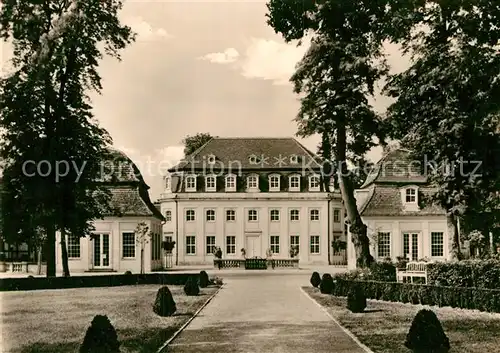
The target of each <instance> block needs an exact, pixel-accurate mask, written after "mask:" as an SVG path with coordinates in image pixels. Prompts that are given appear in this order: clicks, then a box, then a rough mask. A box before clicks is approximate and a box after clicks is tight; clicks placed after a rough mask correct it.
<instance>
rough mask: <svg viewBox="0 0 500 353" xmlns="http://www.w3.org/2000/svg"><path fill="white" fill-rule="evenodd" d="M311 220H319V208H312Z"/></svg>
mask: <svg viewBox="0 0 500 353" xmlns="http://www.w3.org/2000/svg"><path fill="white" fill-rule="evenodd" d="M311 221H319V210H311Z"/></svg>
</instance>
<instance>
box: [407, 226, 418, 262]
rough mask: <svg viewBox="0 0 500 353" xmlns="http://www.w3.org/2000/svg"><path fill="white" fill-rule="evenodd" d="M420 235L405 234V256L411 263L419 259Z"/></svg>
mask: <svg viewBox="0 0 500 353" xmlns="http://www.w3.org/2000/svg"><path fill="white" fill-rule="evenodd" d="M418 245H419V233H403V256H404V257H406V258H409V259H410V260H411V261H418V259H419V246H418Z"/></svg>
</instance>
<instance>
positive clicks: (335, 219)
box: [333, 208, 340, 223]
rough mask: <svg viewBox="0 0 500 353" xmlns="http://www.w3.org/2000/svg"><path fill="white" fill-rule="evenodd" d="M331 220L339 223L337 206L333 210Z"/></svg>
mask: <svg viewBox="0 0 500 353" xmlns="http://www.w3.org/2000/svg"><path fill="white" fill-rule="evenodd" d="M333 222H335V223H340V210H339V209H338V208H336V209H334V210H333Z"/></svg>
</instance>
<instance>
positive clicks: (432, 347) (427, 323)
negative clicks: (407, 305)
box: [405, 309, 450, 353]
mask: <svg viewBox="0 0 500 353" xmlns="http://www.w3.org/2000/svg"><path fill="white" fill-rule="evenodd" d="M405 346H406V348H409V349H411V350H412V351H413V352H415V353H420V352H428V353H444V352H447V351H448V350H449V349H450V341H449V339H448V337H446V334H445V333H444V331H443V327H442V326H441V323H440V322H439V319H438V318H437V316H436V314H435V313H434V312H433V311H431V310H428V309H422V310H420V311H419V312H418V313H417V315H416V316H415V318H414V319H413V322H412V323H411V327H410V331H409V332H408V334H407V335H406V341H405Z"/></svg>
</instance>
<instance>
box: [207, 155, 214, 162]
mask: <svg viewBox="0 0 500 353" xmlns="http://www.w3.org/2000/svg"><path fill="white" fill-rule="evenodd" d="M207 161H208V164H215V156H214V155H213V154H210V155H208V158H207Z"/></svg>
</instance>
